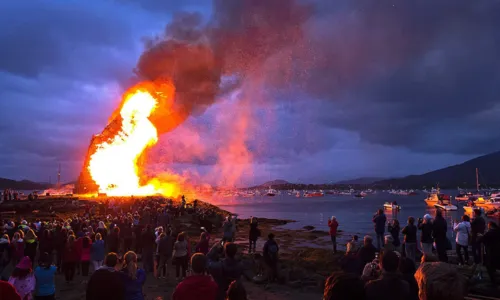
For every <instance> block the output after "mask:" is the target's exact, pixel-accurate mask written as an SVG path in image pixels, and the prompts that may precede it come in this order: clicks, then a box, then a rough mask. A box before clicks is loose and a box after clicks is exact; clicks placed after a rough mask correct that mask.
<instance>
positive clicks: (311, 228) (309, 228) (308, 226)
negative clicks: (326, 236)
mask: <svg viewBox="0 0 500 300" xmlns="http://www.w3.org/2000/svg"><path fill="white" fill-rule="evenodd" d="M302 228H303V229H305V230H309V231H311V230H314V228H316V227H314V226H311V225H307V226H304V227H302Z"/></svg>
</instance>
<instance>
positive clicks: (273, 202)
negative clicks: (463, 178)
mask: <svg viewBox="0 0 500 300" xmlns="http://www.w3.org/2000/svg"><path fill="white" fill-rule="evenodd" d="M445 193H446V194H454V193H455V191H445ZM426 196H427V195H426V194H425V193H420V194H419V195H417V196H398V195H391V194H389V193H384V192H377V193H376V194H372V195H368V196H367V197H365V198H354V197H351V196H333V195H325V197H317V198H296V197H294V196H289V195H279V196H276V197H267V196H261V197H254V198H224V199H222V200H221V201H224V202H225V203H221V204H218V205H219V206H220V207H221V208H223V209H225V210H227V211H230V212H232V213H237V214H239V215H240V218H248V217H250V216H257V217H261V218H275V219H291V220H296V221H297V223H290V224H288V225H286V228H289V229H297V228H302V227H303V226H306V225H312V226H314V227H316V228H317V229H319V230H328V226H327V222H328V218H330V217H331V216H335V217H337V220H338V222H339V224H340V225H339V229H341V230H343V231H344V232H345V233H347V234H362V235H364V234H366V233H373V223H372V217H373V215H374V214H375V212H376V211H377V210H378V209H379V208H382V207H383V204H384V202H389V201H397V202H398V204H399V205H401V206H402V209H401V211H400V212H397V213H396V212H394V213H391V211H387V210H386V211H385V212H386V216H387V219H388V220H391V219H393V218H397V219H398V220H399V222H400V224H401V227H403V226H404V225H405V224H406V221H407V219H408V217H410V216H413V217H415V219H418V218H421V217H423V216H424V215H425V214H426V213H428V214H431V215H432V216H434V215H435V212H436V210H435V209H434V208H430V207H427V205H426V203H425V202H424V201H423V200H424V199H425V198H426ZM454 204H455V205H456V203H454ZM463 213H464V210H463V209H462V206H461V205H459V208H458V210H457V211H454V212H443V215H444V216H445V218H446V219H447V220H448V224H449V226H448V228H449V230H450V233H449V235H450V236H451V225H452V223H453V221H454V220H456V219H460V217H461V216H462V215H463Z"/></svg>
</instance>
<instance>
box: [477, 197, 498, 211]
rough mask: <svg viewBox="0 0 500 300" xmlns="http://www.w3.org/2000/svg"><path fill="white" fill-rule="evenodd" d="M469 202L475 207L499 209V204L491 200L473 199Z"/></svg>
mask: <svg viewBox="0 0 500 300" xmlns="http://www.w3.org/2000/svg"><path fill="white" fill-rule="evenodd" d="M471 201H473V202H474V205H475V206H478V207H484V208H486V209H500V202H499V201H495V200H492V199H484V197H477V198H476V197H473V198H471Z"/></svg>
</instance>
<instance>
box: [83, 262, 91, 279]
mask: <svg viewBox="0 0 500 300" xmlns="http://www.w3.org/2000/svg"><path fill="white" fill-rule="evenodd" d="M89 267H90V261H82V275H83V276H89Z"/></svg>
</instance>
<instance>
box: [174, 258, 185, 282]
mask: <svg viewBox="0 0 500 300" xmlns="http://www.w3.org/2000/svg"><path fill="white" fill-rule="evenodd" d="M187 265H188V257H187V255H186V256H181V257H176V258H175V275H176V276H177V278H179V277H180V269H181V268H182V278H185V277H186V271H187Z"/></svg>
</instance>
